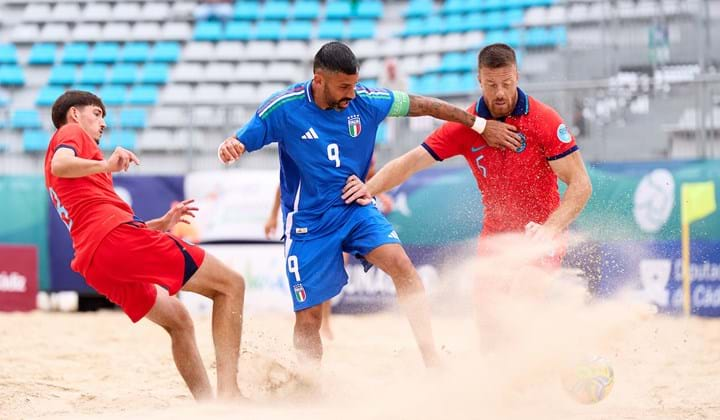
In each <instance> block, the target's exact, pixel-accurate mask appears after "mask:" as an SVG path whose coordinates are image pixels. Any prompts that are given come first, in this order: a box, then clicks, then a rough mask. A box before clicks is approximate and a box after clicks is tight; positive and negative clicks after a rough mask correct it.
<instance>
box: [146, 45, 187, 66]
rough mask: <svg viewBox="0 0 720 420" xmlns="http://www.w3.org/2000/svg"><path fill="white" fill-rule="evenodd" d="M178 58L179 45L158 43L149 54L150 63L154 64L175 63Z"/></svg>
mask: <svg viewBox="0 0 720 420" xmlns="http://www.w3.org/2000/svg"><path fill="white" fill-rule="evenodd" d="M179 57H180V43H178V42H158V43H157V44H155V46H154V47H153V50H152V53H151V54H150V61H153V62H156V63H175V62H177V61H178V58H179Z"/></svg>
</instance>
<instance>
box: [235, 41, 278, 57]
mask: <svg viewBox="0 0 720 420" xmlns="http://www.w3.org/2000/svg"><path fill="white" fill-rule="evenodd" d="M243 58H244V60H251V61H252V60H262V61H267V60H275V59H276V58H277V54H276V47H275V43H274V42H272V41H255V42H249V43H248V44H247V46H246V47H245V57H243Z"/></svg>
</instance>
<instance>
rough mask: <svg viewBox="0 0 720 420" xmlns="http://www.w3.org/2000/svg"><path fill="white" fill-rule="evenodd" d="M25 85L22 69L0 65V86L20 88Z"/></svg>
mask: <svg viewBox="0 0 720 420" xmlns="http://www.w3.org/2000/svg"><path fill="white" fill-rule="evenodd" d="M24 84H25V75H24V73H23V71H22V68H21V67H19V66H16V65H5V66H4V65H0V85H5V86H22V85H24Z"/></svg>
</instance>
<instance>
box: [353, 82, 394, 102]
mask: <svg viewBox="0 0 720 420" xmlns="http://www.w3.org/2000/svg"><path fill="white" fill-rule="evenodd" d="M393 96H394V95H393V93H392V91H391V90H389V89H385V88H370V87H367V86H365V85H360V84H358V85H356V86H355V98H356V99H359V100H360V101H361V102H362V101H370V102H371V101H378V100H379V101H392V99H393Z"/></svg>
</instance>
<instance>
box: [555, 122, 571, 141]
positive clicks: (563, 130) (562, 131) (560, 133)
mask: <svg viewBox="0 0 720 420" xmlns="http://www.w3.org/2000/svg"><path fill="white" fill-rule="evenodd" d="M557 138H558V140H560V141H561V142H563V143H570V141H572V136H571V135H570V132H569V131H568V129H567V127H566V126H565V124H560V125H559V126H558V128H557Z"/></svg>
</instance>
